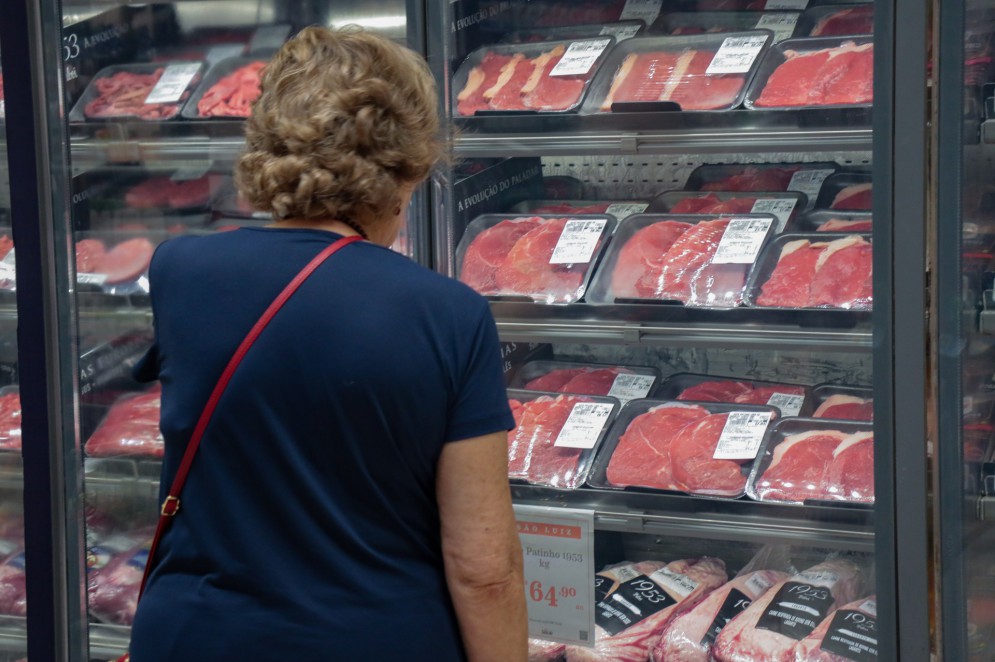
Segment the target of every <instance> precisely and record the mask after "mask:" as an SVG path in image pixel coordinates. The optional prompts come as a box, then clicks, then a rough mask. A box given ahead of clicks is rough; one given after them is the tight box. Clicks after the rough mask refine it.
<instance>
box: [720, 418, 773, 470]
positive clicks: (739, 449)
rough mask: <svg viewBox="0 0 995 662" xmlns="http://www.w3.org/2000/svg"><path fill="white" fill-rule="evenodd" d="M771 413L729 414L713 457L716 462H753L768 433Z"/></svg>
mask: <svg viewBox="0 0 995 662" xmlns="http://www.w3.org/2000/svg"><path fill="white" fill-rule="evenodd" d="M768 423H770V413H769V412H766V411H734V412H730V413H729V418H727V419H726V424H725V427H723V428H722V434H721V435H720V436H719V443H718V445H717V446H716V447H715V453H713V454H712V457H713V458H714V459H716V460H752V459H753V458H755V457H756V456H757V451H759V450H760V442H761V441H763V438H764V433H765V432H767V424H768Z"/></svg>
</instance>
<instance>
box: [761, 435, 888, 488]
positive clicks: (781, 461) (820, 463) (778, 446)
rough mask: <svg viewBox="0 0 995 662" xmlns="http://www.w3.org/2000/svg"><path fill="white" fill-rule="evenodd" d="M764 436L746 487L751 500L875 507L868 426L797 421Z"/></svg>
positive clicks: (872, 445) (871, 447)
mask: <svg viewBox="0 0 995 662" xmlns="http://www.w3.org/2000/svg"><path fill="white" fill-rule="evenodd" d="M767 434H768V436H767V439H765V441H764V447H763V448H762V449H761V455H760V457H759V459H758V460H757V463H756V465H755V467H754V470H753V471H754V473H753V475H752V476H751V478H750V485H749V487H748V493H749V495H750V497H752V498H753V499H756V500H758V501H780V502H787V503H804V502H805V501H809V500H814V501H846V502H850V503H866V504H870V503H874V432H873V430H872V429H871V427H870V426H869V425H868V424H866V423H855V422H846V421H831V420H825V419H800V418H796V419H786V420H783V421H780V422H778V423H777V424H776V425H774V426H773V427H772V428H771V429H770V430H769V431H768V433H767Z"/></svg>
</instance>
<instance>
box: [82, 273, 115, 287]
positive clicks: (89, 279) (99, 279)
mask: <svg viewBox="0 0 995 662" xmlns="http://www.w3.org/2000/svg"><path fill="white" fill-rule="evenodd" d="M76 282H77V283H79V284H80V285H98V286H99V285H103V284H104V283H106V282H107V274H76Z"/></svg>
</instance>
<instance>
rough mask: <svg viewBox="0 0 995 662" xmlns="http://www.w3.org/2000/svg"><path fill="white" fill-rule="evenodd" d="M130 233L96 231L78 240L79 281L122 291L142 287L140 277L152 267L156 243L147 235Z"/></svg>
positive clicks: (77, 262) (126, 291) (127, 292)
mask: <svg viewBox="0 0 995 662" xmlns="http://www.w3.org/2000/svg"><path fill="white" fill-rule="evenodd" d="M127 236H128V235H127V234H119V233H95V234H92V235H90V236H87V237H86V238H84V239H80V240H79V241H77V242H76V278H77V282H79V283H80V284H87V285H95V286H99V287H103V288H104V289H105V290H108V291H111V292H117V293H120V294H132V293H134V292H132V291H131V290H140V289H142V286H141V285H139V284H137V281H138V280H139V279H140V278H141V277H142V276H143V275H145V273H146V272H147V271H148V268H149V264H151V262H152V255H153V254H154V253H155V244H153V243H152V241H150V240H149V239H147V238H146V237H141V236H139V237H131V238H130V239H129V238H126V237H127ZM112 242H113V243H112ZM108 244H112V245H110V246H109V247H108Z"/></svg>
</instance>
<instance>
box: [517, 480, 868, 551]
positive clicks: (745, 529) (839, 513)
mask: <svg viewBox="0 0 995 662" xmlns="http://www.w3.org/2000/svg"><path fill="white" fill-rule="evenodd" d="M511 491H512V497H513V498H514V501H515V503H517V504H528V505H539V506H556V507H561V508H580V509H589V510H593V511H594V526H595V529H596V530H599V531H618V532H623V533H642V534H648V535H657V536H683V537H689V538H706V539H714V540H734V541H741V542H751V543H760V544H766V543H775V542H776V543H788V544H806V545H814V546H819V547H830V548H834V549H847V550H853V551H873V549H874V514H873V511H872V510H871V509H869V508H866V507H860V506H856V507H848V506H837V507H832V506H793V505H782V504H771V503H757V502H754V501H747V500H745V499H710V498H705V497H692V496H685V495H672V494H645V493H640V492H625V491H617V490H599V489H587V488H584V489H578V490H560V489H554V488H548V487H537V486H531V485H513V486H512V490H511Z"/></svg>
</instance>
